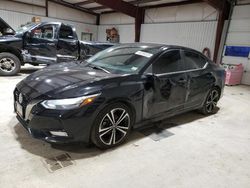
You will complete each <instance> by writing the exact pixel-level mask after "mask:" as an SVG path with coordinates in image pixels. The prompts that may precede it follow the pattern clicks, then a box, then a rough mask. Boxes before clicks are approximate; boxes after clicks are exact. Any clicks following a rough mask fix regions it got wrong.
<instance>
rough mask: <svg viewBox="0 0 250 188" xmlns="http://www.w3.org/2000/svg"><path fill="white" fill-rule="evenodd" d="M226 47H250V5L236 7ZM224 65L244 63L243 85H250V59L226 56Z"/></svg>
mask: <svg viewBox="0 0 250 188" xmlns="http://www.w3.org/2000/svg"><path fill="white" fill-rule="evenodd" d="M226 46H248V47H250V5H240V6H235V7H234V10H233V15H232V20H231V24H230V26H229V31H228V34H227V40H226ZM222 62H223V63H229V64H239V63H242V64H243V66H244V70H245V72H244V73H243V78H242V83H243V84H247V85H250V57H249V58H246V57H232V56H224V57H223V58H222Z"/></svg>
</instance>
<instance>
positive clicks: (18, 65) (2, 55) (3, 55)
mask: <svg viewBox="0 0 250 188" xmlns="http://www.w3.org/2000/svg"><path fill="white" fill-rule="evenodd" d="M3 58H9V59H12V60H13V61H14V63H15V65H16V67H15V69H14V70H13V71H11V72H4V71H2V70H1V69H0V76H14V75H16V74H17V73H19V72H20V69H21V62H20V60H19V59H18V57H17V56H15V55H14V54H12V53H7V52H3V53H0V60H1V59H3Z"/></svg>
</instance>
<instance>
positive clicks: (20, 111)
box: [16, 102, 24, 118]
mask: <svg viewBox="0 0 250 188" xmlns="http://www.w3.org/2000/svg"><path fill="white" fill-rule="evenodd" d="M16 113H17V114H18V115H19V116H20V117H22V118H24V117H23V107H22V106H21V104H19V103H18V102H16Z"/></svg>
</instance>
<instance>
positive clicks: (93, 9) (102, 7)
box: [88, 6, 108, 11]
mask: <svg viewBox="0 0 250 188" xmlns="http://www.w3.org/2000/svg"><path fill="white" fill-rule="evenodd" d="M106 8H108V7H106V6H98V7H92V8H88V9H89V10H92V11H95V10H101V9H106Z"/></svg>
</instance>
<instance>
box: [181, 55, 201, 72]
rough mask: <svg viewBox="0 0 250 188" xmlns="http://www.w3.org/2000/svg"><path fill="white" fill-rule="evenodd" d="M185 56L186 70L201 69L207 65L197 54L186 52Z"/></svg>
mask: <svg viewBox="0 0 250 188" xmlns="http://www.w3.org/2000/svg"><path fill="white" fill-rule="evenodd" d="M184 56H185V62H184V63H185V69H186V70H190V69H200V68H203V67H204V66H205V64H206V60H205V59H204V58H203V57H202V56H200V55H199V54H197V53H193V52H189V51H184Z"/></svg>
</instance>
